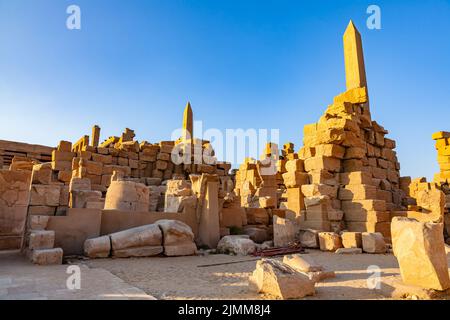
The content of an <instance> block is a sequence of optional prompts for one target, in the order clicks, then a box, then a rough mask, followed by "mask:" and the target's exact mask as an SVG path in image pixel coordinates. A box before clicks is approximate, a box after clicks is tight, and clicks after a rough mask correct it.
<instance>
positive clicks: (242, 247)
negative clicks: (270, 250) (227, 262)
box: [217, 235, 256, 255]
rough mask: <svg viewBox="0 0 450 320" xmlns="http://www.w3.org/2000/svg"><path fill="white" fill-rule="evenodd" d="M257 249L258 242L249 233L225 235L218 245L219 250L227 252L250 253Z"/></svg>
mask: <svg viewBox="0 0 450 320" xmlns="http://www.w3.org/2000/svg"><path fill="white" fill-rule="evenodd" d="M255 250H256V244H255V243H254V242H253V241H252V240H250V237H249V236H247V235H234V236H225V237H223V238H222V239H220V241H219V243H218V245H217V251H218V252H220V253H225V254H236V255H248V254H251V253H253V252H255Z"/></svg>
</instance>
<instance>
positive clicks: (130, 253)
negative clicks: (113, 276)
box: [113, 246, 164, 258]
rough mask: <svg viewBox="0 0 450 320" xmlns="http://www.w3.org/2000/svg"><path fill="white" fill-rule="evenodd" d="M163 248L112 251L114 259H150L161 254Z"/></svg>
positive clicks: (146, 247) (145, 247)
mask: <svg viewBox="0 0 450 320" xmlns="http://www.w3.org/2000/svg"><path fill="white" fill-rule="evenodd" d="M163 251H164V248H163V246H143V247H137V248H127V249H120V250H114V251H113V257H115V258H133V257H151V256H157V255H158V254H161V253H163Z"/></svg>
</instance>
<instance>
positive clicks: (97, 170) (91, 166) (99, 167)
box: [85, 161, 103, 176]
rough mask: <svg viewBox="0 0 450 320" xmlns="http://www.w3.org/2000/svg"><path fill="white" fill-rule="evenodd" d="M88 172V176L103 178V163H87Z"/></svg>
mask: <svg viewBox="0 0 450 320" xmlns="http://www.w3.org/2000/svg"><path fill="white" fill-rule="evenodd" d="M85 165H86V170H87V173H88V174H92V175H95V176H101V175H102V171H103V163H101V162H95V161H85Z"/></svg>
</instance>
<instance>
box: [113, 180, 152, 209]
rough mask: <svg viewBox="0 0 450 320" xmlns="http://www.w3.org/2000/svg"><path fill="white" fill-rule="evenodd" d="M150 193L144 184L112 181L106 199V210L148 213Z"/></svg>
mask: <svg viewBox="0 0 450 320" xmlns="http://www.w3.org/2000/svg"><path fill="white" fill-rule="evenodd" d="M149 202H150V191H149V189H148V187H147V186H145V185H144V184H142V183H136V182H133V181H112V182H111V185H110V186H109V188H108V191H107V193H106V199H105V209H110V210H122V211H133V212H147V211H148V209H149Z"/></svg>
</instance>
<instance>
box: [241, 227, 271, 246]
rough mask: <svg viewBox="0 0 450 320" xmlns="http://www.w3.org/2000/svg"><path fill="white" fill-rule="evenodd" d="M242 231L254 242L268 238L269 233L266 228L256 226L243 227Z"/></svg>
mask: <svg viewBox="0 0 450 320" xmlns="http://www.w3.org/2000/svg"><path fill="white" fill-rule="evenodd" d="M244 233H245V234H246V235H248V236H249V237H250V239H251V240H253V241H254V242H256V243H263V242H264V241H267V240H268V239H269V235H268V232H267V230H266V229H264V228H257V227H245V228H244Z"/></svg>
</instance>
